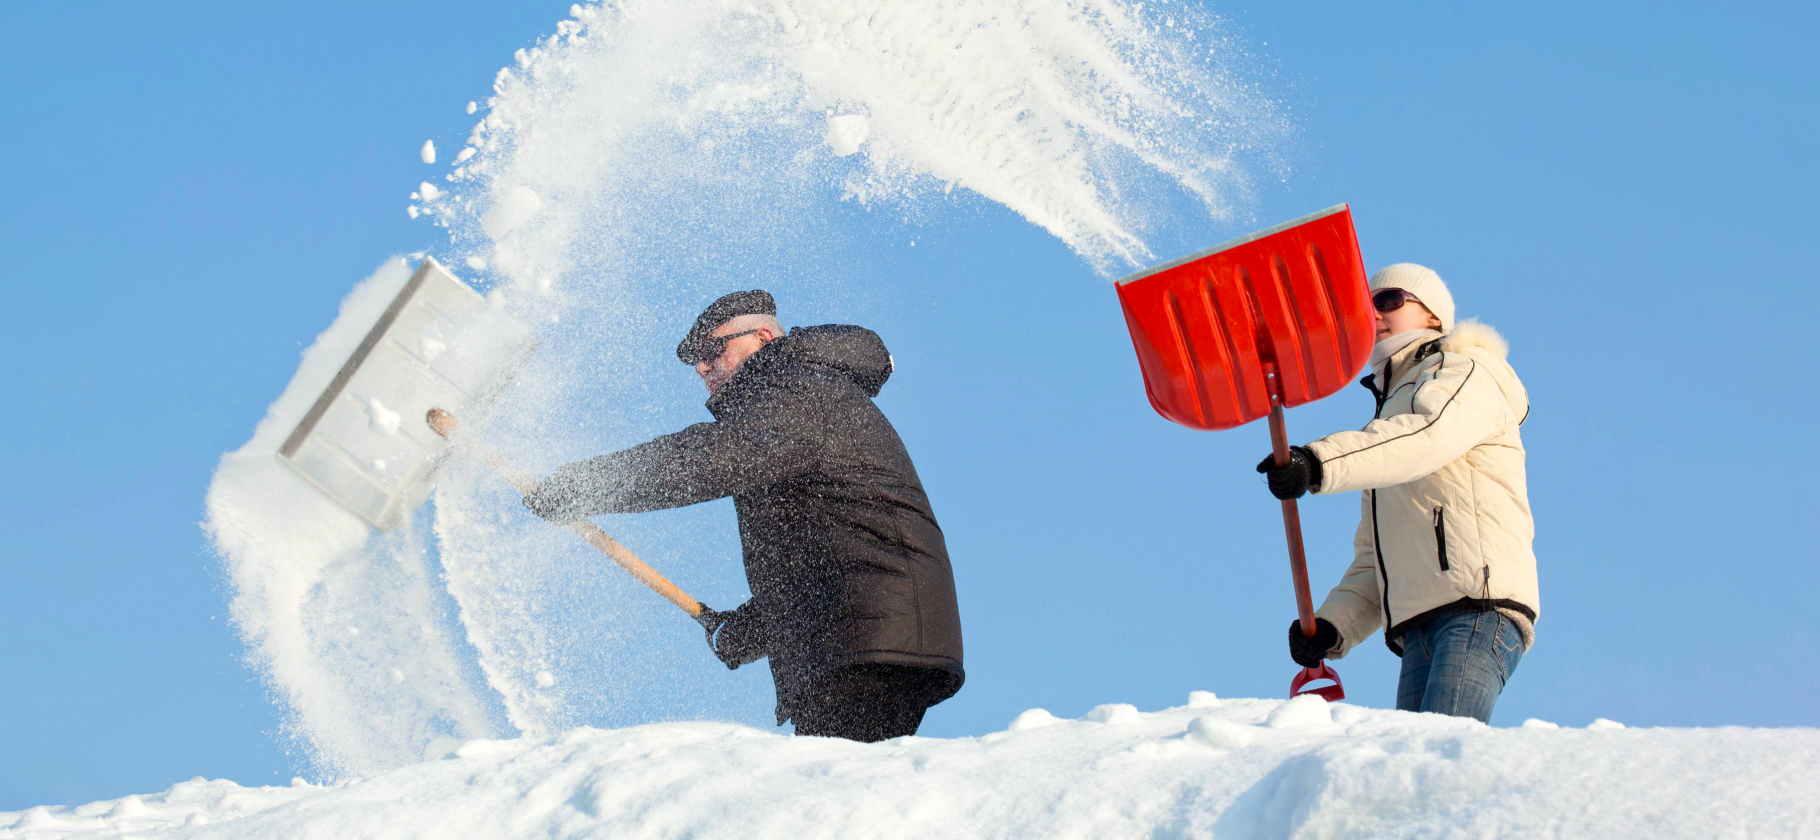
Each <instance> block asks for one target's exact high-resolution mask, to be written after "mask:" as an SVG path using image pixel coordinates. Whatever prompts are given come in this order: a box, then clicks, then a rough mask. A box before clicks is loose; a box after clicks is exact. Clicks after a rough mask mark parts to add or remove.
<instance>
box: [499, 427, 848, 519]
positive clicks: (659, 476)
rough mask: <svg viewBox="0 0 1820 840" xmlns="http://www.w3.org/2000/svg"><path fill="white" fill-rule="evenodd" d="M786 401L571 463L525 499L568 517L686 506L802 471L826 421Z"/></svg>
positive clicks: (551, 514)
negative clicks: (819, 419) (822, 424)
mask: <svg viewBox="0 0 1820 840" xmlns="http://www.w3.org/2000/svg"><path fill="white" fill-rule="evenodd" d="M784 402H785V404H779V405H772V406H768V407H763V408H759V409H756V410H753V411H750V412H746V413H745V414H744V415H743V416H741V417H738V418H733V419H726V420H720V421H716V422H712V423H697V424H695V425H693V426H690V427H688V428H686V429H683V430H682V431H680V432H676V433H674V434H668V435H664V436H663V437H660V438H657V439H656V440H653V441H650V442H649V443H643V444H639V445H638V446H634V447H632V448H630V449H624V450H621V451H619V452H614V453H610V454H607V455H602V456H600V457H598V458H591V459H588V460H586V461H577V462H575V463H573V464H568V465H566V466H563V467H561V468H559V469H557V470H556V471H555V472H553V473H551V474H550V476H549V477H548V478H546V479H544V480H543V481H541V482H539V483H538V485H537V488H536V489H535V490H534V491H532V493H531V494H529V495H527V496H526V497H525V503H526V504H527V505H529V506H530V507H531V509H532V510H534V511H537V512H538V514H539V515H541V516H544V517H545V518H546V519H550V520H552V521H556V522H567V521H572V520H575V519H579V518H581V517H584V516H593V515H595V514H601V513H642V512H645V511H652V510H663V509H665V508H675V507H684V506H686V505H692V504H696V503H698V502H705V501H709V500H711V499H719V498H724V497H726V496H733V495H737V494H739V493H742V492H744V491H746V490H749V489H753V488H756V487H762V486H764V485H767V484H771V483H774V482H777V481H781V480H783V479H786V478H789V477H791V476H795V475H800V474H801V473H803V472H806V471H808V470H809V469H811V468H812V467H813V466H814V464H815V459H816V456H817V453H818V452H819V451H820V448H821V447H820V446H819V444H818V442H817V439H816V437H817V435H816V433H817V430H819V429H820V427H821V424H820V423H819V422H818V420H817V418H815V417H813V416H812V412H807V411H805V410H804V409H806V408H807V406H804V405H802V404H800V403H797V401H784ZM790 403H797V404H790Z"/></svg>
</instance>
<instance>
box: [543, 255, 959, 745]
mask: <svg viewBox="0 0 1820 840" xmlns="http://www.w3.org/2000/svg"><path fill="white" fill-rule="evenodd" d="M676 354H677V356H678V358H680V359H681V360H682V361H683V362H684V363H685V364H690V365H693V366H694V367H695V370H696V373H697V374H698V375H700V376H701V377H702V381H703V382H704V383H705V384H706V385H707V387H708V393H709V397H708V411H709V412H710V413H712V414H713V415H714V422H712V423H698V424H696V425H694V426H690V427H689V428H687V429H684V430H682V431H680V432H677V433H675V434H670V435H665V436H663V437H660V438H658V439H656V440H653V441H651V442H649V443H646V444H642V445H639V446H635V447H632V448H631V449H627V450H624V451H621V452H615V453H612V454H610V455H602V456H600V457H598V458H594V459H591V460H587V461H581V462H577V463H574V464H569V465H567V466H564V467H562V468H560V469H558V470H556V472H554V473H552V474H551V475H550V477H549V478H547V479H545V480H544V481H543V482H541V483H540V484H539V485H538V486H537V488H536V489H535V490H534V491H533V492H532V493H530V494H529V495H527V496H526V497H525V504H526V505H528V506H530V508H531V509H532V510H533V511H535V512H536V513H537V514H538V515H539V516H542V517H544V518H545V519H549V520H551V521H555V522H568V521H572V520H575V519H578V518H581V517H583V516H591V515H594V514H600V513H633V512H638V511H648V510H659V509H663V508H673V507H682V506H684V505H692V504H695V503H697V502H704V501H708V500H710V499H718V498H722V497H725V496H732V497H733V504H734V508H735V510H736V511H737V512H738V515H739V533H740V541H741V544H742V547H743V550H744V554H745V565H746V581H747V584H748V586H749V587H750V588H751V590H752V599H751V600H749V601H747V602H746V603H744V604H742V605H740V607H739V608H738V609H735V610H730V611H727V612H717V611H713V610H707V611H705V612H703V614H702V616H701V618H700V620H701V622H702V626H703V627H704V628H705V629H706V630H707V634H708V644H709V646H710V647H711V648H713V650H714V652H715V655H716V656H718V657H719V658H720V659H721V661H723V662H725V663H726V664H727V667H729V668H737V667H739V666H741V665H744V664H747V663H749V662H755V661H757V660H759V659H763V658H766V657H769V658H770V660H771V673H772V677H773V679H774V681H775V682H776V685H777V721H778V724H779V725H782V724H783V722H784V721H785V720H786V719H792V718H793V719H794V720H795V721H796V731H797V734H801V735H827V736H835V737H842V738H850V739H853V740H856V741H880V740H884V739H887V738H895V737H899V736H903V735H912V734H915V732H916V729H917V727H918V726H919V725H921V723H922V718H923V713H924V711H926V710H927V709H928V707H930V706H933V705H935V704H936V703H940V702H941V701H942V700H945V699H947V698H948V697H950V696H952V695H953V694H954V692H955V691H957V690H959V689H960V685H961V682H962V680H963V679H964V672H963V670H962V667H961V627H960V609H959V607H958V606H957V604H956V600H955V592H954V573H953V570H952V568H951V567H950V566H949V564H948V550H947V547H946V545H945V544H944V543H943V540H942V530H941V527H940V526H938V525H937V524H936V522H935V514H934V513H933V512H932V511H931V510H930V507H929V500H928V498H927V497H926V496H925V495H924V494H923V486H922V482H921V481H919V480H918V479H917V476H916V467H915V466H914V465H913V464H911V462H910V455H909V453H908V452H906V451H905V450H904V444H903V441H902V440H900V439H899V438H898V436H897V432H896V430H894V429H893V428H892V427H891V423H890V421H888V420H886V419H885V415H884V414H883V413H881V412H880V411H879V410H878V407H877V406H875V405H873V403H872V397H875V396H877V395H878V391H879V388H881V387H882V386H883V385H884V384H885V380H886V379H887V378H888V377H890V375H891V356H890V355H889V354H888V353H887V352H886V350H885V345H884V342H882V341H880V340H879V337H878V336H877V335H876V334H875V333H873V332H872V331H871V330H867V329H862V328H860V327H851V326H821V327H802V328H797V329H793V330H791V331H790V332H789V334H787V335H786V334H785V333H784V330H783V327H782V325H781V324H779V323H778V321H777V306H776V304H775V303H774V302H773V301H772V298H771V296H770V295H769V294H767V293H765V292H764V291H750V292H735V293H733V294H730V295H727V296H725V297H722V298H721V299H719V300H717V301H715V302H714V303H713V305H711V306H709V307H708V309H707V311H705V312H703V313H702V315H701V317H699V318H697V319H696V321H695V325H694V327H693V328H692V329H690V330H689V333H688V335H687V336H686V337H684V339H683V342H682V344H681V345H680V346H679V347H677V350H676Z"/></svg>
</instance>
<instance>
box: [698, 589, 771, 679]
mask: <svg viewBox="0 0 1820 840" xmlns="http://www.w3.org/2000/svg"><path fill="white" fill-rule="evenodd" d="M695 621H696V623H698V624H700V625H701V629H702V630H703V631H704V632H706V633H707V634H708V650H711V651H713V652H714V656H715V657H716V658H718V659H720V661H721V662H724V663H726V665H727V670H733V669H735V668H738V667H739V666H741V665H749V664H751V663H753V662H757V661H758V660H760V659H763V658H765V656H766V653H765V650H764V645H763V644H762V642H761V640H760V639H759V637H758V635H759V634H758V633H757V632H755V628H754V627H752V624H753V622H752V621H751V620H750V616H743V615H741V614H740V611H739V610H727V611H726V612H721V611H719V610H711V609H708V605H707V604H703V605H702V608H701V614H699V615H697V616H695Z"/></svg>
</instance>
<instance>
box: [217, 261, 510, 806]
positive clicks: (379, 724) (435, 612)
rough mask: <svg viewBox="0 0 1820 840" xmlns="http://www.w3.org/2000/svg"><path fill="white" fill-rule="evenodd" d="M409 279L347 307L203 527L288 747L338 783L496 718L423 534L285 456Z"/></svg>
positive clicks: (353, 297)
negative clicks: (350, 504) (315, 480)
mask: <svg viewBox="0 0 1820 840" xmlns="http://www.w3.org/2000/svg"><path fill="white" fill-rule="evenodd" d="M409 278H410V269H409V267H408V266H407V265H406V264H405V263H404V262H403V261H402V260H398V259H392V260H388V261H387V262H386V263H385V264H384V265H383V266H381V267H380V268H379V270H378V271H376V272H375V273H374V274H373V275H372V276H371V277H369V278H367V279H366V280H365V281H363V282H361V283H360V284H359V285H358V286H356V287H355V288H354V290H353V291H352V292H350V293H349V294H348V297H347V299H346V300H344V301H343V302H342V304H341V313H340V315H339V317H337V318H336V319H335V322H334V323H333V324H332V325H330V327H329V328H328V329H327V330H325V331H324V332H323V333H322V334H321V335H320V336H317V338H316V341H315V343H313V344H312V345H311V346H310V348H309V349H308V350H306V351H304V354H303V359H302V363H301V364H300V365H299V366H298V369H297V373H296V375H294V376H293V377H292V378H291V382H290V384H289V385H288V386H286V388H285V389H284V393H283V394H282V395H280V396H279V398H278V400H277V401H276V402H274V403H272V406H271V408H270V409H269V410H268V411H267V412H266V416H265V419H264V420H261V421H260V423H259V425H258V427H257V428H256V429H255V430H254V432H253V437H252V440H250V441H248V442H247V444H246V445H245V446H243V447H241V448H240V449H238V450H236V451H234V452H230V453H228V454H227V455H225V456H223V457H222V459H221V464H220V465H219V466H218V467H217V468H216V470H215V476H214V480H213V482H212V483H211V484H210V486H209V493H208V498H207V503H206V507H207V518H206V519H205V520H204V522H203V527H204V528H205V529H206V530H207V531H208V534H209V537H210V538H211V539H212V540H213V541H214V544H215V546H216V548H217V550H218V551H219V553H220V555H221V557H222V559H223V561H224V563H225V565H226V572H227V575H228V578H229V581H230V583H231V584H232V591H233V598H232V601H231V603H230V614H231V616H232V617H233V620H234V622H235V624H236V625H237V626H238V627H239V629H240V632H241V634H242V635H243V636H244V637H245V638H246V640H247V644H248V651H249V657H250V659H251V664H253V665H254V666H255V667H256V668H257V669H259V671H261V672H262V673H264V674H265V675H266V677H267V679H268V683H269V685H270V686H271V688H272V690H273V691H274V693H275V694H277V699H279V700H280V701H281V702H282V704H283V705H284V706H285V707H286V708H287V709H289V710H290V715H289V717H288V719H287V723H286V732H285V734H286V735H287V736H288V739H289V740H290V741H291V743H292V745H293V747H294V748H295V749H297V750H298V751H299V752H300V757H302V758H304V759H306V760H308V761H310V762H311V763H313V764H315V765H316V766H318V767H319V768H321V769H323V770H324V771H325V772H328V773H330V774H333V775H342V774H346V773H351V772H359V771H363V770H370V769H372V768H379V767H393V766H398V765H401V764H406V763H410V762H413V761H419V760H422V759H423V758H424V757H426V755H427V756H432V757H433V756H435V755H440V754H441V752H444V751H446V749H447V748H452V746H453V745H454V744H458V743H460V742H461V741H463V740H467V739H470V738H476V737H485V736H487V735H489V734H491V733H493V732H494V731H495V730H494V728H493V726H492V725H491V723H490V721H489V719H488V716H489V714H491V710H490V703H488V702H487V701H485V700H483V699H482V698H480V697H477V696H476V695H475V694H474V692H473V691H472V690H470V688H469V686H468V683H469V680H468V679H467V678H466V676H465V675H464V673H463V665H462V664H461V663H460V662H458V661H457V660H456V658H455V657H456V654H455V651H456V650H458V639H456V638H451V637H450V633H449V627H448V624H447V622H445V621H443V620H442V619H441V617H440V616H441V612H442V610H443V606H442V604H441V602H440V601H441V599H440V596H439V595H438V594H437V591H436V589H437V588H438V587H437V584H436V582H435V581H434V580H433V578H432V576H431V574H430V573H429V572H428V570H427V569H426V568H425V565H424V563H423V559H422V558H423V556H424V554H425V552H426V550H427V549H426V546H425V541H424V539H423V535H422V534H421V533H419V532H418V531H417V530H415V529H401V530H400V531H399V532H397V533H392V534H380V533H376V532H374V531H373V530H372V529H371V528H369V527H367V525H366V523H364V522H362V521H361V520H360V519H359V518H357V517H356V516H354V515H353V514H351V513H349V512H348V511H346V510H345V509H343V508H341V507H340V506H339V505H337V504H336V503H335V502H333V501H330V500H329V498H328V497H327V496H325V495H323V494H322V493H321V492H320V491H318V490H317V489H316V488H315V487H313V486H311V485H309V484H308V483H307V482H305V481H304V479H303V478H301V477H300V476H298V475H297V474H296V473H294V472H292V471H291V470H290V468H288V467H286V466H285V465H284V464H283V463H282V462H281V461H280V460H279V458H278V455H277V452H278V447H279V445H280V444H281V443H283V441H284V439H285V436H287V435H289V434H290V432H291V430H292V429H293V428H295V427H296V425H297V423H298V421H300V420H301V419H302V418H303V416H304V413H305V412H307V411H308V410H309V408H310V406H311V405H312V404H313V403H314V402H315V400H316V397H317V395H318V394H320V393H321V392H322V390H323V389H324V388H326V387H327V386H328V384H329V381H330V380H331V379H333V378H334V376H335V372H336V371H337V370H338V369H339V368H340V367H341V364H342V363H343V362H345V361H346V360H347V358H348V356H349V355H350V354H351V353H352V352H353V350H354V347H355V346H356V345H357V344H358V343H359V342H360V339H361V338H362V337H363V336H364V335H365V333H366V330H367V329H368V328H370V327H371V326H372V324H373V323H374V321H376V320H377V319H378V317H379V313H380V312H381V311H382V310H384V308H385V306H386V304H387V303H389V302H390V301H391V299H392V297H393V296H394V295H396V294H397V293H398V290H399V289H401V288H402V287H403V286H404V283H405V281H406V280H408V279H409ZM373 408H374V409H375V416H374V422H375V423H380V424H383V425H386V426H389V427H390V428H391V429H392V430H394V431H395V430H396V429H397V424H398V422H399V419H400V418H399V417H398V415H397V414H396V413H393V412H390V411H386V410H385V409H384V406H383V405H380V404H379V403H378V402H377V401H374V404H373ZM357 625H364V626H366V627H367V628H369V629H368V632H365V633H362V632H361V631H360V630H358V629H356V626H357ZM407 671H408V672H409V673H410V674H411V675H413V678H412V679H410V680H405V679H403V678H402V677H403V675H404V674H405V673H406V672H407ZM391 674H398V675H399V678H391V677H390V675H391ZM438 745H441V746H440V747H439V746H438Z"/></svg>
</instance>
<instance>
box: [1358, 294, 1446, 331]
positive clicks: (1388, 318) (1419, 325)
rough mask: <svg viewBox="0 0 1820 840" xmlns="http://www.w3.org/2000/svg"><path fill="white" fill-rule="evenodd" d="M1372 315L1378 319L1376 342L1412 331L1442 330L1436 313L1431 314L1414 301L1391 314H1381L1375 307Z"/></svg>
mask: <svg viewBox="0 0 1820 840" xmlns="http://www.w3.org/2000/svg"><path fill="white" fill-rule="evenodd" d="M1371 314H1372V315H1373V316H1374V317H1376V318H1377V319H1378V337H1377V338H1376V339H1375V340H1376V341H1383V340H1384V339H1386V338H1389V337H1391V336H1393V335H1396V334H1397V333H1406V332H1409V331H1410V330H1438V329H1440V328H1441V321H1440V319H1438V318H1436V317H1435V316H1434V313H1432V312H1429V311H1428V307H1426V306H1423V305H1422V304H1420V303H1417V302H1416V301H1413V300H1412V301H1407V302H1405V303H1404V304H1403V305H1402V306H1400V307H1398V308H1397V309H1396V310H1394V311H1391V312H1379V311H1378V310H1377V308H1376V307H1373V308H1372V310H1371Z"/></svg>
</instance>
